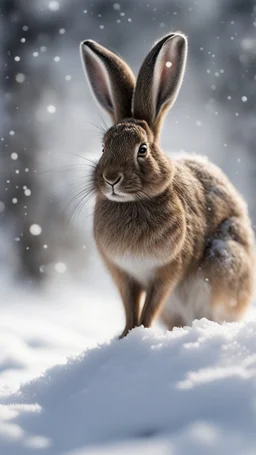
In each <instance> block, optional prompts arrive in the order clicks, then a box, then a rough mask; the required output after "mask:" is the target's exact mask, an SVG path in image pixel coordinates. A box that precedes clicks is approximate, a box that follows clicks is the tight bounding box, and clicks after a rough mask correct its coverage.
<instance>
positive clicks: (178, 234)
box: [82, 34, 254, 336]
mask: <svg viewBox="0 0 256 455" xmlns="http://www.w3.org/2000/svg"><path fill="white" fill-rule="evenodd" d="M87 45H88V42H85V43H84V44H82V48H83V49H84V51H83V52H85V53H86V46H87ZM90 47H93V48H94V49H96V52H97V56H98V57H99V58H101V53H100V52H101V51H102V47H99V45H97V44H96V43H95V44H93V46H92V45H91V42H90ZM186 48H187V47H186V39H185V37H184V36H183V35H182V34H178V35H175V34H171V35H168V36H166V37H164V38H163V39H162V40H160V41H159V42H158V43H157V44H156V45H155V47H154V48H153V49H152V51H151V52H150V53H149V55H148V56H147V57H146V59H145V62H144V64H143V65H142V68H141V70H140V72H139V76H138V82H137V85H136V87H135V86H134V82H133V80H132V78H130V79H129V83H128V85H129V87H130V90H128V91H127V86H126V85H127V77H125V75H126V72H127V66H126V65H124V66H123V68H121V67H120V59H119V58H118V65H119V70H120V68H121V77H120V87H119V94H116V92H115V87H116V81H117V79H116V77H117V75H116V71H115V68H116V61H115V58H116V57H115V55H114V54H112V53H111V54H109V51H107V50H104V52H103V57H102V62H103V64H104V59H105V55H106V53H107V55H108V58H110V60H108V67H107V71H108V76H109V78H110V80H111V81H112V80H113V79H114V81H115V82H114V83H113V85H112V87H110V88H109V93H107V94H106V97H107V98H108V99H112V101H113V102H112V108H111V109H113V110H112V111H111V110H110V111H109V113H110V115H112V116H113V117H114V119H115V121H116V123H115V124H114V126H112V127H111V128H110V129H109V130H108V131H107V132H106V134H105V137H104V153H103V155H102V157H101V158H100V160H99V162H98V164H97V166H96V167H95V170H94V173H93V182H94V188H95V191H96V194H97V198H96V206H95V212H94V237H95V241H96V244H97V247H98V249H99V252H100V254H101V256H102V259H103V261H104V263H105V265H106V267H107V268H108V270H109V272H110V273H111V275H112V277H113V280H114V282H115V284H116V286H117V287H118V289H119V292H120V295H121V298H122V300H123V304H124V308H125V315H126V326H125V329H124V331H123V333H122V336H125V335H126V334H127V333H128V332H129V330H131V329H132V328H133V327H136V326H137V325H141V324H142V325H144V326H145V327H149V326H150V325H151V324H152V321H153V320H154V318H155V317H156V315H157V314H158V313H159V312H160V313H161V310H162V319H163V320H164V322H165V323H166V325H167V326H168V328H170V329H171V328H172V327H173V326H175V325H179V326H181V325H183V324H185V323H187V322H189V323H191V322H192V320H191V318H190V319H189V321H188V320H185V318H183V317H182V316H181V315H180V314H177V313H175V311H172V308H170V312H169V313H168V311H167V310H166V308H165V307H164V304H165V303H166V301H167V300H168V298H169V297H170V296H171V295H172V293H176V294H177V295H179V296H180V295H181V296H184V295H185V296H186V295H187V297H189V292H190V287H189V283H190V282H193V280H194V281H195V280H196V279H200V280H205V281H206V282H207V286H208V285H209V293H210V297H209V302H208V303H207V302H205V308H204V307H203V308H201V309H200V308H199V309H198V310H197V309H196V307H195V308H194V310H193V311H194V312H193V314H194V317H198V318H199V317H203V316H204V315H205V314H207V316H208V317H209V318H211V319H213V320H216V321H218V322H221V321H224V320H228V321H234V320H238V319H240V318H241V317H242V315H243V313H244V311H245V310H246V308H247V306H248V304H249V302H250V300H251V295H252V285H253V266H254V254H253V243H254V239H253V232H252V228H251V224H250V220H249V218H248V213H247V207H246V204H245V202H244V201H243V199H242V198H241V196H240V195H239V194H238V193H237V191H236V190H235V188H234V187H233V186H232V184H231V183H230V181H229V180H228V178H227V177H226V176H225V175H224V174H223V173H222V171H221V170H220V169H219V168H217V167H216V166H215V165H213V164H211V163H210V162H208V161H206V160H203V159H198V158H196V157H189V156H188V157H186V158H182V159H178V160H173V159H172V160H169V159H168V158H167V156H166V155H165V154H164V153H163V151H162V150H161V149H160V148H159V146H158V144H157V138H158V135H159V129H160V125H161V122H162V118H163V115H164V113H165V111H166V109H167V107H170V105H172V104H173V102H174V100H175V98H176V96H177V93H178V91H179V87H180V85H181V82H182V78H183V73H184V67H185V61H186ZM103 49H104V48H103ZM109 56H110V57H109ZM87 57H88V56H87ZM90 58H91V57H90V55H89V57H88V59H89V60H88V59H87V61H85V67H86V69H87V71H88V65H89V68H90V69H89V71H91V68H92V66H91V64H90ZM170 58H171V59H172V66H171V70H170V71H171V72H170V74H169V76H168V74H166V68H165V63H166V62H168V61H169V59H170ZM111 61H112V63H111ZM111 66H113V67H114V71H113V74H114V76H113V79H112V72H111ZM97 71H98V69H97ZM93 75H94V72H93V71H91V73H90V76H89V77H90V79H92V78H93ZM96 75H97V74H95V78H96V79H95V80H94V82H93V84H92V85H93V89H94V90H96V91H97V90H98V91H99V90H101V89H102V86H103V87H106V86H107V84H105V82H104V83H103V84H102V86H100V85H99V86H97V83H98V79H97V77H96ZM104 77H105V76H104V74H103V73H102V74H101V77H100V78H99V80H101V79H104ZM122 81H126V82H125V84H123V82H122ZM120 91H121V92H122V93H126V95H127V93H128V95H127V96H130V98H129V99H130V105H131V106H132V104H133V111H134V117H135V118H134V117H133V118H121V119H120V112H121V109H120V107H118V106H119V104H122V100H123V95H122V96H121V95H120ZM145 91H146V94H145ZM131 92H134V95H133V100H132V96H131ZM155 92H156V93H155ZM103 95H104V94H103ZM98 99H99V98H98ZM118 100H119V101H118ZM101 104H102V105H103V107H105V108H106V106H107V103H105V102H103V103H101ZM126 106H127V99H126ZM131 110H132V108H131ZM126 111H127V107H126ZM142 143H145V144H147V155H146V156H145V157H142V158H141V157H139V156H138V155H136V150H137V149H138V147H139V145H140V144H142ZM118 179H120V181H118V182H117V183H115V182H116V181H117V180H118ZM107 181H108V182H110V184H109V183H108V182H107ZM111 182H114V183H113V185H112V187H111V188H112V189H111V190H110V185H111ZM113 188H114V189H113ZM110 191H112V193H111V192H110ZM115 193H117V194H115ZM125 198H126V199H125ZM129 198H130V199H129ZM127 258H128V259H127ZM127 260H128V265H127V264H126V261H127ZM120 261H121V262H120ZM122 261H124V262H122ZM129 261H130V262H131V264H130V262H129ZM133 261H134V270H133ZM137 261H138V263H137ZM123 264H124V265H123ZM144 265H145V276H144ZM136 267H138V269H137V271H138V275H136V273H137V272H136ZM144 293H145V301H144V305H143V308H142V310H140V306H141V302H142V296H143V294H144ZM186 293H187V294H186ZM185 300H186V298H185ZM182 304H183V306H184V308H185V307H186V301H183V302H182Z"/></svg>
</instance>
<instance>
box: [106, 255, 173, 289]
mask: <svg viewBox="0 0 256 455" xmlns="http://www.w3.org/2000/svg"><path fill="white" fill-rule="evenodd" d="M112 260H113V262H114V263H115V264H116V265H118V267H120V268H121V269H122V270H125V271H126V272H127V273H128V274H129V275H130V276H132V277H133V278H135V279H136V280H137V281H139V282H140V283H141V284H143V285H147V283H148V282H149V281H150V280H151V279H152V278H153V277H154V273H155V270H156V269H157V268H158V267H160V266H162V265H164V262H163V260H160V259H157V258H154V257H143V256H135V255H132V254H130V253H129V254H128V253H126V254H124V255H123V256H115V257H114V258H112Z"/></svg>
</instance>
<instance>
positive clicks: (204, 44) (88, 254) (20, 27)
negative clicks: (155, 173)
mask: <svg viewBox="0 0 256 455" xmlns="http://www.w3.org/2000/svg"><path fill="white" fill-rule="evenodd" d="M0 29H1V41H0V46H1V54H0V64H1V73H0V78H1V84H0V120H1V121H0V145H1V152H0V311H1V313H0V390H1V386H2V387H3V388H5V387H6V385H7V384H8V387H14V388H15V387H17V386H18V385H19V383H20V381H21V380H27V379H29V378H30V377H33V376H35V375H37V374H39V373H40V372H42V371H43V370H44V369H45V368H46V367H49V366H51V365H53V364H55V363H61V362H65V359H66V356H67V355H70V354H76V353H78V352H81V351H82V350H83V349H85V348H86V347H87V346H90V345H91V343H95V342H99V341H101V340H105V339H106V338H107V337H111V336H113V335H115V334H117V333H118V332H119V333H120V332H121V330H122V328H123V324H124V318H123V309H122V305H121V302H120V299H119V297H118V295H117V291H116V289H115V287H114V285H113V284H112V283H111V280H110V278H109V276H108V275H107V273H106V271H105V270H104V268H103V266H102V264H101V261H100V260H99V257H98V255H97V252H96V250H95V246H94V242H93V237H92V214H93V200H90V199H88V200H83V190H84V188H85V187H86V185H87V182H88V178H89V172H90V169H91V168H90V162H89V161H87V159H88V160H97V159H98V158H99V157H100V155H101V135H102V132H101V128H102V127H105V122H106V123H107V124H108V125H110V121H109V119H108V118H107V117H106V116H105V114H104V113H103V112H102V111H101V110H100V108H99V107H98V106H97V105H96V102H95V101H94V99H93V96H92V94H91V92H90V89H89V87H88V85H87V82H86V80H85V76H84V73H83V69H82V65H81V62H80V55H79V43H80V41H82V40H84V39H88V38H91V39H94V40H96V41H98V42H99V43H101V44H102V45H104V46H106V47H108V48H110V49H111V50H113V51H115V52H117V53H118V54H119V55H121V56H122V57H123V58H124V59H125V60H126V61H127V62H128V63H129V65H130V66H131V67H132V69H133V71H134V72H135V74H137V72H138V70H139V67H140V65H141V63H142V60H143V58H144V57H145V55H146V54H147V53H148V51H149V49H150V48H151V46H152V44H153V43H154V42H155V41H156V40H157V39H159V38H160V37H161V36H163V35H164V34H166V33H169V32H170V31H174V30H181V31H183V32H184V33H185V34H186V35H187V36H188V41H189V56H188V65H187V71H186V74H185V79H184V84H183V87H182V90H181V92H180V96H179V97H178V99H177V101H176V103H175V105H174V107H173V109H172V110H171V112H169V113H168V115H167V117H166V120H165V124H164V127H163V131H162V136H161V145H162V147H163V148H164V150H166V152H167V153H168V154H170V156H171V155H172V153H175V154H176V153H182V152H184V151H185V152H193V153H194V152H196V153H199V154H202V155H206V156H208V157H209V158H210V159H211V160H212V161H213V162H215V163H216V164H218V165H220V166H221V167H222V168H223V169H224V170H225V172H226V173H227V174H228V176H229V177H230V179H231V180H232V182H233V183H234V184H235V185H236V186H237V187H238V189H239V190H240V191H241V192H242V194H243V195H244V197H245V198H246V200H247V201H248V204H249V210H250V214H251V217H252V220H253V224H254V225H255V224H256V211H255V209H256V198H255V194H256V148H255V144H256V141H255V139H256V133H255V131H256V127H255V126H256V124H255V116H256V90H255V85H256V33H255V32H256V4H255V1H254V0H225V2H224V1H221V0H219V1H212V0H190V1H187V0H151V1H149V0H145V1H144V0H142V1H137V0H136V1H129V0H125V1H119V2H115V1H108V0H96V1H91V0H90V1H88V0H58V1H57V0H33V1H28V0H0ZM84 158H86V159H84Z"/></svg>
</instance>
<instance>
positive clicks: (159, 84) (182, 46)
mask: <svg viewBox="0 0 256 455" xmlns="http://www.w3.org/2000/svg"><path fill="white" fill-rule="evenodd" d="M186 59H187V39H186V37H185V36H184V35H183V34H182V33H172V34H169V35H167V36H165V37H164V38H162V39H161V40H160V41H159V42H158V43H157V44H156V45H155V46H154V47H153V49H152V50H151V51H150V52H149V54H148V55H147V57H146V58H145V60H144V62H143V64H142V67H141V69H140V71H139V75H138V79H137V83H136V88H135V93H134V99H133V114H134V117H135V118H138V119H143V120H146V121H147V123H148V124H149V126H150V127H151V128H152V130H153V132H154V134H155V136H156V137H157V135H158V133H159V129H160V125H161V121H162V119H163V115H164V113H165V111H166V110H167V109H168V108H170V107H171V106H172V105H173V103H174V101H175V100H176V98H177V95H178V93H179V90H180V86H181V83H182V79H183V75H184V70H185V65H186Z"/></svg>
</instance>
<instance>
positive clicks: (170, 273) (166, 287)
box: [139, 262, 179, 327]
mask: <svg viewBox="0 0 256 455" xmlns="http://www.w3.org/2000/svg"><path fill="white" fill-rule="evenodd" d="M178 279H179V263H178V262H177V263H176V264H169V265H167V266H165V267H162V268H161V269H160V270H159V271H158V273H157V274H156V276H155V279H154V280H152V281H151V283H150V284H149V286H148V289H147V290H146V299H145V303H144V306H143V309H142V312H141V316H140V323H139V325H143V326H144V327H150V326H151V324H152V322H153V319H154V318H155V317H156V315H157V313H159V311H160V310H161V309H162V307H163V305H164V304H165V302H166V300H167V297H168V296H169V295H170V293H171V292H172V291H173V289H174V288H175V286H176V284H177V282H178Z"/></svg>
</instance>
